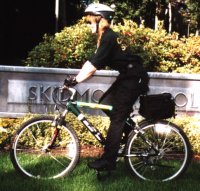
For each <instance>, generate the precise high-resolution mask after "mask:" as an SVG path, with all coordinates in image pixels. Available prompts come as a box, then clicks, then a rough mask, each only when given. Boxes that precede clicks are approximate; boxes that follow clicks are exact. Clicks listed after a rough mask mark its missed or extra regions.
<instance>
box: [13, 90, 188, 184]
mask: <svg viewBox="0 0 200 191" xmlns="http://www.w3.org/2000/svg"><path fill="white" fill-rule="evenodd" d="M64 89H65V90H64ZM64 92H65V93H64ZM69 93H70V96H69V98H67V99H66V100H65V102H66V103H65V104H64V103H63V101H60V100H62V99H61V98H62V97H63V95H64V94H69ZM75 94H76V89H74V88H71V87H66V86H63V87H61V88H56V89H55V90H54V92H53V100H54V102H55V106H56V115H55V117H53V116H49V115H48V116H46V115H45V116H43V115H42V116H38V117H33V118H32V119H29V120H28V121H26V122H25V123H23V124H22V125H21V127H20V128H19V129H18V131H17V132H16V134H15V136H14V139H13V142H12V149H11V152H10V156H11V161H12V163H13V166H14V167H15V169H16V170H17V171H18V172H19V173H21V174H22V175H24V176H26V177H32V178H38V179H39V178H43V179H49V178H50V179H55V178H59V177H63V176H65V175H68V174H69V173H70V172H72V171H73V170H74V168H75V167H76V165H77V164H78V161H79V158H80V142H79V139H78V136H77V133H76V132H75V130H74V129H73V127H71V126H70V125H69V124H68V123H67V121H66V120H65V117H66V115H67V113H68V112H71V113H73V114H74V115H75V116H76V117H77V119H78V120H79V121H81V122H82V123H83V124H84V125H85V126H86V128H87V129H88V130H89V131H90V132H91V133H92V134H93V135H94V137H95V138H96V139H97V140H98V141H99V142H100V143H101V144H102V145H104V144H105V138H104V137H103V135H102V134H101V133H100V132H99V130H98V129H96V128H95V127H93V126H92V125H91V124H90V122H89V121H88V120H87V119H86V117H85V116H84V115H83V113H82V112H81V111H80V110H79V108H78V107H89V108H91V109H94V108H98V109H105V110H106V109H107V110H112V106H109V105H102V104H96V103H87V102H80V101H77V100H76V99H75V98H74V97H75ZM60 106H62V107H63V106H64V111H60V109H59V108H60ZM133 118H134V116H132V117H129V118H128V120H127V123H128V124H129V125H131V126H132V129H133V130H132V131H131V133H130V134H129V138H128V141H127V143H126V144H125V147H124V150H123V152H122V153H119V157H123V158H124V161H125V164H126V166H127V167H128V169H129V170H130V171H131V173H132V174H134V175H136V176H137V177H139V178H141V179H143V180H150V181H162V182H165V181H169V180H172V179H175V178H178V177H180V176H181V175H182V174H183V173H184V172H185V171H186V169H187V168H188V166H189V164H190V162H191V158H192V151H191V146H190V143H189V141H188V138H187V136H186V135H185V133H184V132H183V130H182V129H181V128H179V127H178V126H177V125H175V124H173V123H171V122H169V121H167V120H147V119H143V120H142V121H140V122H134V121H133V120H132V119H133ZM122 147H123V145H122ZM99 174H100V172H97V175H98V177H99Z"/></svg>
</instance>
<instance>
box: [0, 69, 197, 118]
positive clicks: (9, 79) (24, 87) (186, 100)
mask: <svg viewBox="0 0 200 191" xmlns="http://www.w3.org/2000/svg"><path fill="white" fill-rule="evenodd" d="M78 71H79V70H78V69H57V68H35V67H15V66H0V117H22V116H24V115H26V114H27V113H41V114H44V113H53V112H54V103H53V100H52V92H53V90H54V89H55V88H56V87H59V86H60V85H62V83H63V80H64V79H65V77H66V75H67V74H70V75H76V74H77V73H78ZM117 75H118V72H116V71H105V70H101V71H97V72H96V73H95V74H94V76H93V77H92V78H90V79H89V80H87V81H85V82H83V83H80V84H78V85H77V86H76V89H77V92H78V93H77V98H78V100H81V101H88V102H98V100H99V98H100V97H101V95H102V94H103V93H104V92H105V91H106V90H107V89H108V88H109V87H110V85H111V84H112V83H113V82H114V81H115V79H116V77H117ZM149 75H150V92H149V94H156V93H163V92H170V93H172V95H173V96H174V97H175V101H176V105H177V111H178V113H190V114H197V113H199V112H200V75H197V74H173V73H149ZM138 107H139V103H138V102H137V103H136V104H135V105H134V108H135V109H136V110H137V108H138ZM84 111H85V112H87V113H90V114H102V112H101V111H99V110H93V111H91V110H89V109H85V110H84Z"/></svg>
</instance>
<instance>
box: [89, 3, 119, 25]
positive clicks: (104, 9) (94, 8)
mask: <svg viewBox="0 0 200 191" xmlns="http://www.w3.org/2000/svg"><path fill="white" fill-rule="evenodd" d="M114 13H115V12H114V10H113V9H111V8H110V7H109V6H107V5H104V4H100V3H92V4H90V5H88V7H87V8H86V9H85V15H95V16H101V17H103V18H105V19H106V20H108V21H109V22H111V20H112V19H113V17H114Z"/></svg>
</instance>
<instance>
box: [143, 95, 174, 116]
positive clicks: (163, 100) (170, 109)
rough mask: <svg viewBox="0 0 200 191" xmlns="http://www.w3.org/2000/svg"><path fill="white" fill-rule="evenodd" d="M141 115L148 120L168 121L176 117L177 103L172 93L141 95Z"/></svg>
mask: <svg viewBox="0 0 200 191" xmlns="http://www.w3.org/2000/svg"><path fill="white" fill-rule="evenodd" d="M139 101H140V108H139V114H140V115H142V116H143V117H144V118H146V119H156V120H158V119H167V118H170V117H172V116H175V102H174V98H173V96H172V95H171V94H170V93H163V94H152V95H141V96H140V100H139Z"/></svg>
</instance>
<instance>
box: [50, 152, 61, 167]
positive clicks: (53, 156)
mask: <svg viewBox="0 0 200 191" xmlns="http://www.w3.org/2000/svg"><path fill="white" fill-rule="evenodd" d="M49 155H50V156H51V158H53V159H54V160H55V161H57V162H58V163H59V164H60V165H62V166H64V167H65V165H64V164H63V163H61V162H60V161H59V160H58V159H56V158H55V157H54V156H53V155H52V154H51V152H49Z"/></svg>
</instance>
